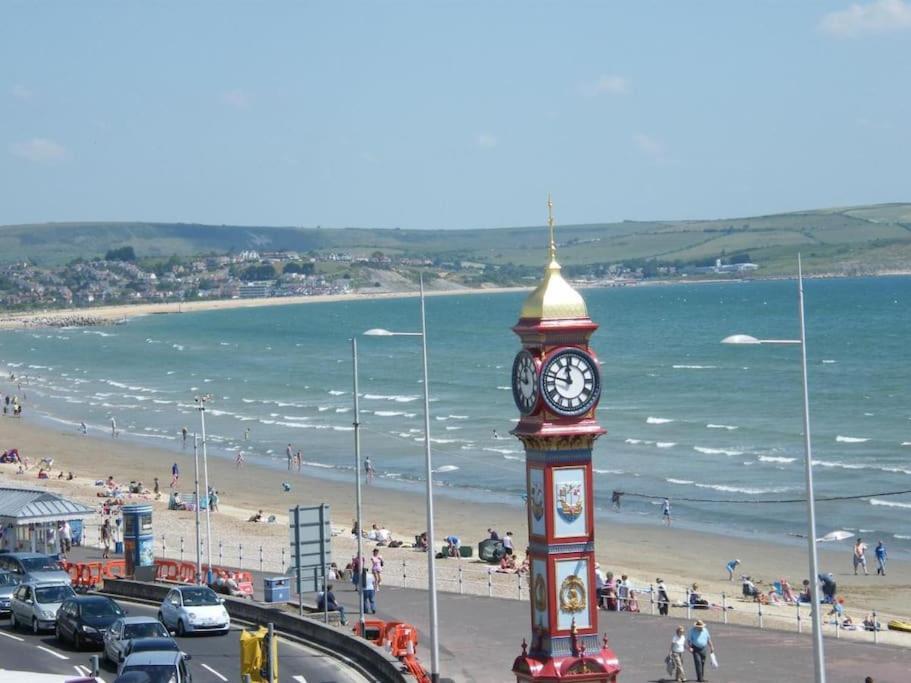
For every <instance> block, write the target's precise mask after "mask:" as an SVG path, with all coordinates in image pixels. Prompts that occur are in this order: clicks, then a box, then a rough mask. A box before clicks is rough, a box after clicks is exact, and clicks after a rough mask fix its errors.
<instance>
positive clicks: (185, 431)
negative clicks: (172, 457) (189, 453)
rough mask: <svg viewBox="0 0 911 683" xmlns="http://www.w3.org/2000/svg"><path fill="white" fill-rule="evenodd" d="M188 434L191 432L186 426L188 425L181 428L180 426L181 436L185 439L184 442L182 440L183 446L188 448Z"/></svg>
mask: <svg viewBox="0 0 911 683" xmlns="http://www.w3.org/2000/svg"><path fill="white" fill-rule="evenodd" d="M188 434H189V432H188V431H187V428H186V427H181V428H180V436H181V438H182V439H183V442H182V443H183V448H186V447H187V435H188Z"/></svg>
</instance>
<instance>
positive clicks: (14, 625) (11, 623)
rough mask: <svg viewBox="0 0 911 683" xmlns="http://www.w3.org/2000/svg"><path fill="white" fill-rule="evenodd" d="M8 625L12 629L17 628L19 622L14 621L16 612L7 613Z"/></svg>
mask: <svg viewBox="0 0 911 683" xmlns="http://www.w3.org/2000/svg"><path fill="white" fill-rule="evenodd" d="M9 626H10V628H11V629H13V630H14V631H15V630H16V629H17V628H19V624H18V623H17V622H16V613H15V612H10V615H9Z"/></svg>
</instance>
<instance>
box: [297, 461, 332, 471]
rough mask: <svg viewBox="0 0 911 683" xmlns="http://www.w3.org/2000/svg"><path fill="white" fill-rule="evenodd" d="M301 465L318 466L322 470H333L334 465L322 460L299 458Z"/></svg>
mask: <svg viewBox="0 0 911 683" xmlns="http://www.w3.org/2000/svg"><path fill="white" fill-rule="evenodd" d="M301 465H306V466H307V467H320V468H322V469H324V470H334V469H335V467H333V466H332V465H327V464H326V463H324V462H312V461H310V460H301Z"/></svg>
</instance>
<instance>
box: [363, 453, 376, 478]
mask: <svg viewBox="0 0 911 683" xmlns="http://www.w3.org/2000/svg"><path fill="white" fill-rule="evenodd" d="M375 473H376V472H375V470H374V469H373V462H371V460H370V456H369V455H368V456H367V457H366V458H365V459H364V474H366V475H367V481H368V482H371V481H373V475H374V474H375Z"/></svg>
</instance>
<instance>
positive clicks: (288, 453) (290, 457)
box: [285, 444, 294, 472]
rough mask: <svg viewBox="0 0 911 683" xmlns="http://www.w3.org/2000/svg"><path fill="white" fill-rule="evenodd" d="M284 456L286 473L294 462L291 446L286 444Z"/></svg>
mask: <svg viewBox="0 0 911 683" xmlns="http://www.w3.org/2000/svg"><path fill="white" fill-rule="evenodd" d="M285 456H286V457H287V458H288V471H289V472H290V471H291V463H292V462H294V450H293V449H292V448H291V444H288V447H287V448H286V449H285Z"/></svg>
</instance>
